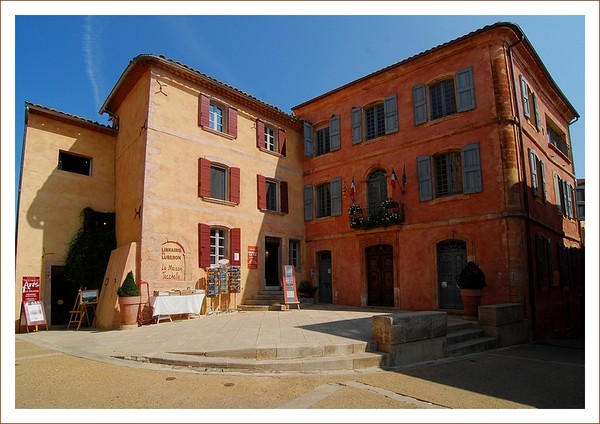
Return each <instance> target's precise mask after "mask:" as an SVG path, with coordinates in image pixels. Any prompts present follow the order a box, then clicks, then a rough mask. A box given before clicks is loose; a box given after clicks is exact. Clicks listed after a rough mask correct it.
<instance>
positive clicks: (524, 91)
mask: <svg viewBox="0 0 600 424" xmlns="http://www.w3.org/2000/svg"><path fill="white" fill-rule="evenodd" d="M520 79H521V100H522V103H523V115H524V116H525V117H526V118H529V117H530V116H531V112H530V110H529V88H528V87H527V82H526V81H525V78H523V75H520Z"/></svg>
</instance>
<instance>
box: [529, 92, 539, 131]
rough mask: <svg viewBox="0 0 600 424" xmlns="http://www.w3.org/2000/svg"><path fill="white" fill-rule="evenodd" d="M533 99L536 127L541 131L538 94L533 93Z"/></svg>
mask: <svg viewBox="0 0 600 424" xmlns="http://www.w3.org/2000/svg"><path fill="white" fill-rule="evenodd" d="M531 100H532V101H533V114H534V117H535V129H536V130H538V131H540V113H539V111H538V102H537V96H536V95H535V93H531Z"/></svg>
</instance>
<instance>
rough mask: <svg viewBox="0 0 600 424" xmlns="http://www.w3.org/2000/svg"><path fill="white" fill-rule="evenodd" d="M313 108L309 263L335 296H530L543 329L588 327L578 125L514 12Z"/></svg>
mask: <svg viewBox="0 0 600 424" xmlns="http://www.w3.org/2000/svg"><path fill="white" fill-rule="evenodd" d="M293 110H294V112H295V114H296V115H297V116H298V117H299V118H300V119H302V120H304V122H305V124H304V128H305V129H304V138H305V141H304V143H305V159H304V175H305V178H304V184H305V187H304V193H305V194H304V202H305V205H304V207H305V212H304V213H305V222H306V229H305V237H306V246H307V248H306V250H307V264H306V266H307V267H308V269H310V274H311V276H313V278H314V281H315V283H318V286H319V294H318V296H319V299H320V301H322V302H333V303H336V304H342V305H356V306H367V305H374V306H375V305H381V306H393V307H396V308H399V309H403V310H436V309H442V310H449V311H452V310H457V309H462V301H461V298H460V294H459V291H460V290H459V289H458V287H457V286H456V279H457V277H458V274H459V273H460V271H461V269H462V267H463V265H464V264H465V262H466V261H469V260H472V261H475V262H477V263H478V264H479V265H480V267H481V268H482V269H483V271H484V273H485V275H486V278H487V287H486V288H485V289H484V290H483V297H482V303H483V304H496V303H522V304H523V305H524V307H525V309H526V311H525V312H526V316H527V318H528V319H529V320H530V323H531V331H532V335H533V336H534V337H538V338H544V337H551V336H557V335H566V334H570V333H574V332H577V331H580V330H581V328H582V325H583V275H582V274H583V267H582V260H583V255H582V254H581V247H582V246H581V240H580V232H579V226H578V223H577V220H576V216H575V212H574V192H573V189H574V187H575V172H574V167H573V160H572V152H571V140H570V137H569V125H570V124H571V123H572V122H574V121H575V120H576V119H577V118H578V117H579V115H578V113H577V111H576V110H575V109H574V108H573V106H572V105H571V104H570V103H569V101H568V100H567V99H566V97H565V96H564V95H563V93H562V92H561V91H560V89H559V88H558V86H557V85H556V83H555V82H554V81H553V80H552V77H551V76H550V75H549V73H548V71H547V70H546V68H545V67H544V64H543V63H542V61H541V60H540V58H539V57H538V55H537V53H536V52H535V50H534V49H533V47H532V45H531V44H530V43H529V41H528V40H527V38H526V37H525V35H524V34H523V33H522V31H521V29H520V28H519V27H518V26H516V25H514V24H507V23H498V24H495V25H492V26H488V27H485V28H483V29H480V30H478V31H475V32H473V33H470V34H468V35H466V36H464V37H461V38H459V39H456V40H453V41H450V42H448V43H445V44H443V45H440V46H438V47H435V48H433V49H431V50H428V51H426V52H423V53H421V54H418V55H416V56H413V57H411V58H408V59H406V60H403V61H401V62H399V63H397V64H394V65H391V66H389V67H387V68H385V69H382V70H380V71H377V72H374V73H372V74H370V75H367V76H365V77H363V78H360V79H358V80H356V81H353V82H351V83H349V84H346V85H344V86H342V87H339V88H337V89H335V90H332V91H330V92H328V93H325V94H323V95H321V96H319V97H317V98H315V99H312V100H309V101H307V102H305V103H302V104H300V105H298V106H296V107H294V108H293Z"/></svg>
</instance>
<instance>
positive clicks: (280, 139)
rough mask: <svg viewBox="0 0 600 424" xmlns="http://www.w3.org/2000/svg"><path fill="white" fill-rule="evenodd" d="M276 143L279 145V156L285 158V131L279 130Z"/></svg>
mask: <svg viewBox="0 0 600 424" xmlns="http://www.w3.org/2000/svg"><path fill="white" fill-rule="evenodd" d="M277 143H278V144H279V146H278V147H279V154H280V155H283V156H285V130H282V129H281V128H280V129H279V131H278V133H277Z"/></svg>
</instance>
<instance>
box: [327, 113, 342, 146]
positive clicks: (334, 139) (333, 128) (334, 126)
mask: <svg viewBox="0 0 600 424" xmlns="http://www.w3.org/2000/svg"><path fill="white" fill-rule="evenodd" d="M329 143H330V144H329V146H330V149H331V151H332V152H333V151H335V150H340V146H341V132H340V116H339V115H334V116H332V117H331V119H329Z"/></svg>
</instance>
